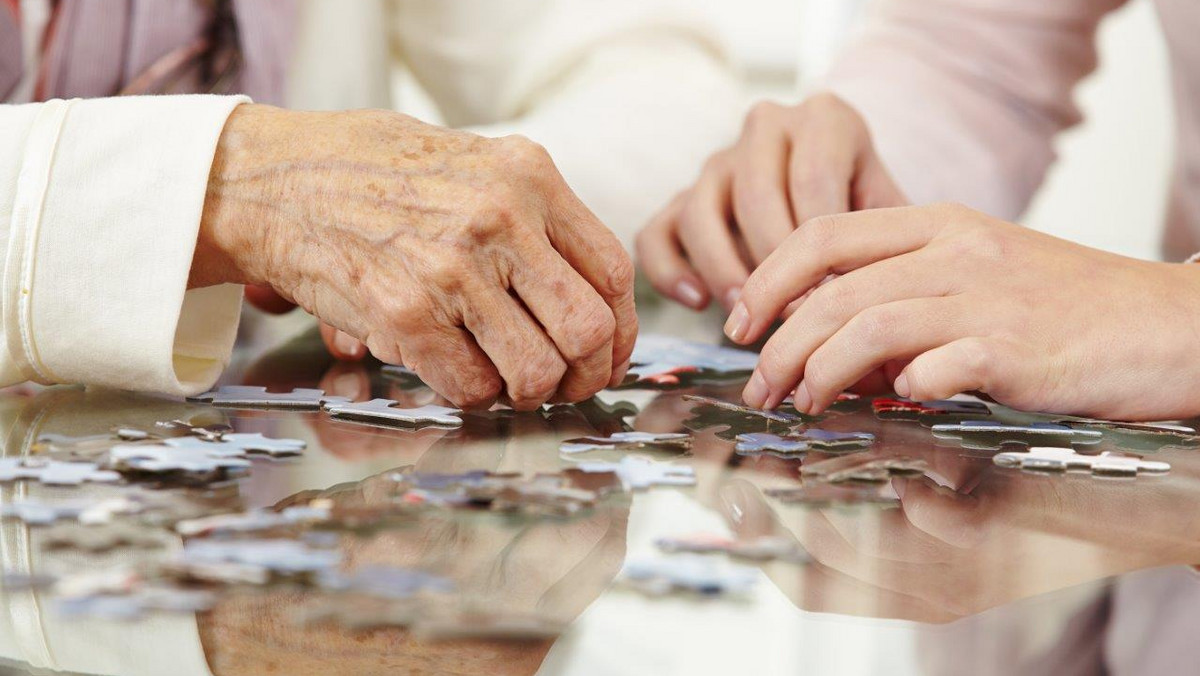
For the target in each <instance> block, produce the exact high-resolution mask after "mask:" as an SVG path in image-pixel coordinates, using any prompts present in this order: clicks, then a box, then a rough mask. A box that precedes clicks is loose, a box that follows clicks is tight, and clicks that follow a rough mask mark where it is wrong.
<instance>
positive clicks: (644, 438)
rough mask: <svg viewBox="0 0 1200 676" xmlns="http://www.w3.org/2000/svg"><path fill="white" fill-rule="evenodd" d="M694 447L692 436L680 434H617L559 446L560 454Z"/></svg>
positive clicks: (582, 438)
mask: <svg viewBox="0 0 1200 676" xmlns="http://www.w3.org/2000/svg"><path fill="white" fill-rule="evenodd" d="M691 447H692V435H690V434H679V433H651V432H617V433H616V434H610V435H609V436H607V437H580V438H578V439H567V440H566V441H564V442H562V444H561V445H559V447H558V450H559V452H560V453H566V454H568V455H570V454H576V453H587V452H588V451H602V450H614V451H636V450H639V449H643V448H650V449H660V450H674V451H679V452H687V451H688V450H689V449H691Z"/></svg>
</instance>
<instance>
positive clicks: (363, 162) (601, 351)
mask: <svg viewBox="0 0 1200 676" xmlns="http://www.w3.org/2000/svg"><path fill="white" fill-rule="evenodd" d="M218 282H238V283H255V284H267V285H269V286H270V287H272V288H273V289H274V290H275V291H276V292H278V294H279V295H281V296H282V297H284V298H286V299H288V300H290V301H295V302H297V303H298V304H299V305H301V306H303V307H304V308H305V309H306V310H309V311H310V312H312V313H313V314H315V315H317V316H318V317H320V318H321V319H322V320H324V321H327V322H328V323H330V324H332V325H333V326H336V327H338V328H339V329H341V330H343V331H345V332H346V333H348V334H350V335H352V336H355V337H357V338H359V339H361V340H362V341H363V342H365V343H366V344H367V346H368V347H369V348H370V349H371V352H372V353H374V354H375V355H376V356H377V357H379V358H380V359H383V360H384V361H388V362H392V363H404V364H406V365H408V366H410V367H411V368H413V369H414V370H415V371H417V372H418V373H420V374H421V376H422V378H423V379H424V380H425V381H426V382H428V383H430V385H431V386H433V387H434V389H436V390H438V391H439V392H441V393H443V394H444V395H446V396H447V397H448V398H450V399H451V400H452V401H455V402H456V403H458V404H460V405H464V406H475V405H483V404H487V403H490V402H491V401H492V400H494V399H495V398H496V397H497V396H500V395H504V396H506V397H508V398H509V399H510V400H511V401H512V402H513V404H514V406H516V407H518V408H531V407H534V406H536V405H538V404H540V403H542V402H544V401H546V400H548V399H550V398H552V397H554V398H560V399H565V400H571V401H575V400H579V399H583V398H586V397H587V396H589V395H591V394H592V393H594V392H596V391H598V390H599V389H601V388H603V387H605V386H606V385H607V384H608V383H609V382H610V381H619V380H620V378H621V376H622V375H623V368H624V366H623V364H624V362H626V361H627V360H628V358H629V355H630V353H631V351H632V349H633V338H634V336H635V335H636V332H637V318H636V316H635V315H634V307H633V280H632V268H631V265H630V263H629V260H628V257H627V256H626V254H625V253H624V251H623V250H622V249H621V246H620V244H619V242H618V241H617V239H616V238H615V237H614V236H613V235H612V233H611V232H609V231H608V230H607V229H606V228H604V226H603V225H601V224H600V223H599V221H597V220H596V218H595V216H593V215H592V214H591V213H590V212H589V211H588V210H587V208H586V207H585V206H584V205H583V204H582V203H581V202H580V201H579V199H578V198H577V197H576V196H575V195H574V194H573V193H572V192H571V190H570V189H569V188H568V187H567V185H566V183H565V181H564V180H563V179H562V177H561V176H560V175H559V173H558V171H557V170H556V169H555V168H554V165H553V163H552V162H551V161H550V159H549V157H548V156H547V155H546V153H545V151H544V150H542V149H541V148H540V147H538V146H536V145H534V144H533V143H530V142H529V141H526V140H524V139H520V138H507V139H487V138H483V137H479V136H475V135H473V134H468V133H463V132H455V131H450V130H446V129H442V128H438V127H433V126H429V125H426V124H423V123H420V122H418V121H416V120H414V119H412V118H409V117H406V116H403V115H398V114H394V113H388V112H380V111H359V112H349V113H299V112H290V111H282V110H278V109H273V108H269V107H266V106H256V105H245V106H241V107H239V108H238V109H237V110H236V111H235V112H234V114H233V115H232V116H231V117H230V119H229V122H228V123H227V125H226V127H225V131H224V133H223V135H222V137H221V141H220V144H219V147H218V150H217V154H216V158H215V159H214V164H213V171H212V174H211V177H210V179H209V187H208V195H207V199H206V202H205V210H204V219H203V222H202V224H201V232H200V239H199V241H198V243H197V251H196V259H195V261H194V262H193V275H192V284H193V285H194V286H199V285H205V284H213V283H218Z"/></svg>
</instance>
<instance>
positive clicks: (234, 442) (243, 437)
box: [162, 433, 305, 458]
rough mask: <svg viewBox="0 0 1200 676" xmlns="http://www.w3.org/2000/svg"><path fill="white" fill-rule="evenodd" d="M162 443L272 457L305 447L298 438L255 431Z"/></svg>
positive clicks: (290, 453)
mask: <svg viewBox="0 0 1200 676" xmlns="http://www.w3.org/2000/svg"><path fill="white" fill-rule="evenodd" d="M162 444H163V445H165V446H172V447H174V448H197V449H203V450H205V451H209V452H219V453H225V454H230V455H236V456H242V455H245V454H247V453H261V454H263V455H269V456H271V457H272V458H279V457H284V456H288V455H299V454H300V452H301V451H303V450H304V447H305V443H304V442H303V441H300V440H299V439H271V438H269V437H265V436H263V435H261V434H257V433H255V434H246V433H238V434H223V435H221V438H220V439H218V440H216V441H206V440H204V439H201V438H198V437H176V438H173V439H167V440H165V441H163V442H162Z"/></svg>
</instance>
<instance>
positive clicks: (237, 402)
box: [188, 385, 350, 411]
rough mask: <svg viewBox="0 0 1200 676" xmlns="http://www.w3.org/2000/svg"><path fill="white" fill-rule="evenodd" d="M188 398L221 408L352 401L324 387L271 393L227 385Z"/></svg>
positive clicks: (306, 407)
mask: <svg viewBox="0 0 1200 676" xmlns="http://www.w3.org/2000/svg"><path fill="white" fill-rule="evenodd" d="M188 401H207V402H209V403H210V404H212V405H213V406H217V407H220V408H282V409H300V410H311V411H316V410H319V409H320V408H321V407H322V406H325V405H327V404H339V403H349V402H350V400H349V399H347V398H346V397H334V396H326V395H325V391H324V390H315V389H308V388H296V389H294V390H292V391H291V392H268V391H267V388H265V387H254V386H251V385H224V386H222V387H221V388H219V389H216V390H213V391H211V392H205V393H204V394H200V395H196V396H195V397H188Z"/></svg>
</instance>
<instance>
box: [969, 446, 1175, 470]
mask: <svg viewBox="0 0 1200 676" xmlns="http://www.w3.org/2000/svg"><path fill="white" fill-rule="evenodd" d="M992 462H994V463H996V464H997V465H999V466H1001V467H1009V468H1015V469H1023V470H1030V471H1035V472H1085V473H1089V474H1091V475H1093V476H1109V477H1136V476H1139V475H1141V474H1166V473H1167V472H1170V471H1171V465H1169V464H1167V463H1165V462H1161V461H1158V460H1143V459H1142V458H1139V457H1137V456H1136V455H1122V454H1118V453H1112V452H1108V451H1106V452H1104V453H1100V454H1098V455H1083V454H1081V453H1076V452H1075V451H1073V450H1071V449H1069V448H1056V447H1053V446H1051V447H1035V448H1031V449H1029V451H1028V452H1025V453H1017V452H1006V453H997V454H996V455H995V456H994V457H993V458H992Z"/></svg>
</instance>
